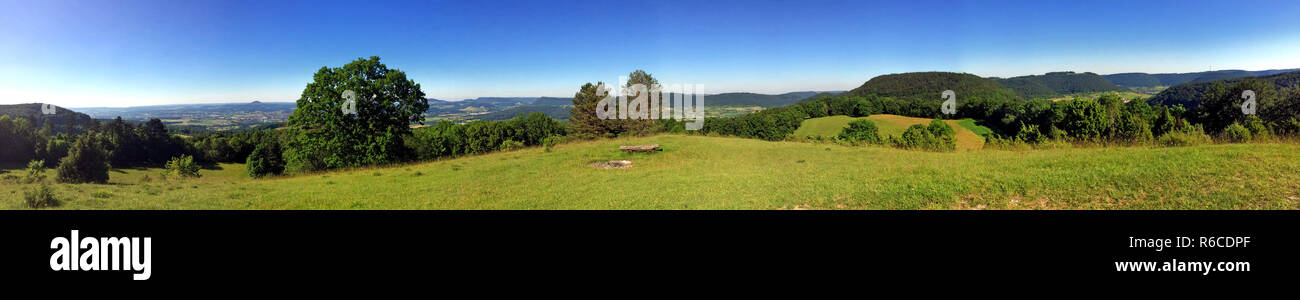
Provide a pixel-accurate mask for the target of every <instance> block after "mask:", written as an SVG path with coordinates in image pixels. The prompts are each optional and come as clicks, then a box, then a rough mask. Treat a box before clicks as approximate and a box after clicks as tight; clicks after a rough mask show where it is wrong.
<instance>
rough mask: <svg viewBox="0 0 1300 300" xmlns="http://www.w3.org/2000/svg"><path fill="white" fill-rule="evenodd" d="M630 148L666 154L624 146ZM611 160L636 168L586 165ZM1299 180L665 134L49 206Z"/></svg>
mask: <svg viewBox="0 0 1300 300" xmlns="http://www.w3.org/2000/svg"><path fill="white" fill-rule="evenodd" d="M968 132H969V131H968ZM633 144H660V145H662V146H663V147H664V151H662V152H659V153H655V154H635V155H629V154H627V153H625V152H621V151H618V150H617V147H618V146H619V145H633ZM614 159H627V160H631V161H633V162H634V165H633V166H632V167H630V168H624V169H597V168H593V167H591V166H589V164H590V163H592V162H595V161H606V160H614ZM1296 170H1300V145H1296V144H1229V145H1206V146H1195V147H1180V148H1147V147H1130V148H1076V149H1057V150H1038V151H1025V152H1009V151H995V150H981V151H958V152H954V153H934V152H923V151H907V150H898V149H892V148H886V147H848V146H839V145H834V144H820V143H804V142H766V141H760V140H753V139H742V138H728V137H706V136H694V135H658V136H653V137H643V138H625V139H614V140H595V141H585V142H576V143H570V144H563V145H559V146H557V147H555V149H553V151H551V152H546V151H544V150H543V149H541V148H528V149H523V150H517V151H511V152H499V153H492V154H486V155H479V156H472V157H463V158H457V159H448V160H441V161H434V162H426V163H417V164H409V165H399V166H390V167H383V168H366V169H356V170H347V171H336V172H328V173H318V174H308V175H300V176H293V177H279V178H270V179H250V178H248V177H247V176H246V175H244V169H243V166H242V165H239V164H225V165H221V166H220V169H205V170H203V171H202V172H201V173H202V175H203V177H202V178H198V179H189V180H180V181H164V180H161V179H160V178H159V176H158V173H159V172H160V170H158V169H127V170H114V171H112V172H111V173H110V176H111V180H110V181H111V182H110V184H106V185H97V184H55V185H54V192H55V194H56V195H57V197H58V199H59V200H60V201H61V202H62V205H61V206H59V207H57V208H55V209H1297V208H1300V172H1296ZM8 172H10V173H11V174H19V173H21V172H22V171H21V170H9V171H8ZM50 173H53V172H52V171H51V172H50ZM146 175H147V176H149V177H150V178H151V180H149V181H145V180H144V178H145V176H146ZM50 177H51V178H52V177H53V175H52V174H51V175H50ZM47 180H48V179H47ZM33 186H34V185H31V184H19V183H14V182H4V183H0V199H2V200H0V208H4V209H28V208H27V207H26V205H24V203H23V200H22V193H23V191H24V190H26V189H30V188H32V187H33Z"/></svg>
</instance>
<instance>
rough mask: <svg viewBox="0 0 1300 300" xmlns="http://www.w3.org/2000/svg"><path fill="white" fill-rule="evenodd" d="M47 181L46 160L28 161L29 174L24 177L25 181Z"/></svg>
mask: <svg viewBox="0 0 1300 300" xmlns="http://www.w3.org/2000/svg"><path fill="white" fill-rule="evenodd" d="M41 181H45V161H44V160H33V161H31V162H28V163H27V176H26V177H24V178H23V182H25V183H36V182H41Z"/></svg>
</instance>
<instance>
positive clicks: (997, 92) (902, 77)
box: [845, 72, 1020, 103]
mask: <svg viewBox="0 0 1300 300" xmlns="http://www.w3.org/2000/svg"><path fill="white" fill-rule="evenodd" d="M944 90H953V91H954V92H957V99H972V98H983V99H989V98H1001V99H1016V98H1020V97H1018V96H1016V93H1015V92H1013V91H1012V90H1011V89H1008V88H1005V87H1003V86H1002V85H1000V84H998V83H997V81H994V80H992V79H988V78H984V77H979V76H976V75H972V74H967V73H952V72H915V73H900V74H889V75H881V76H876V77H875V78H871V80H868V81H867V82H866V83H863V84H862V86H860V87H858V88H855V89H853V90H851V91H848V92H846V93H845V94H846V95H849V96H867V95H872V94H874V95H877V96H881V97H890V98H894V99H899V100H905V101H934V103H939V102H940V98H939V94H940V93H942V92H943V91H944ZM958 101H962V100H958Z"/></svg>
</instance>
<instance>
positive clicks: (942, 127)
mask: <svg viewBox="0 0 1300 300" xmlns="http://www.w3.org/2000/svg"><path fill="white" fill-rule="evenodd" d="M894 143H895V146H897V147H899V148H904V149H920V150H927V151H941V152H952V151H954V150H956V149H957V137H956V131H954V130H953V129H952V126H948V124H947V123H944V122H943V121H942V120H937V119H936V120H933V121H931V122H930V126H925V125H921V124H916V125H912V126H911V127H908V128H907V131H904V132H903V137H902V138H901V139H900V140H898V141H895V142H894Z"/></svg>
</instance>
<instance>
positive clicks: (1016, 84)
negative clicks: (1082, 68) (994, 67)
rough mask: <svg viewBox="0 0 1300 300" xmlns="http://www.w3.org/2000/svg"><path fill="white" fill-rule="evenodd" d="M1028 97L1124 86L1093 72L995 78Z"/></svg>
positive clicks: (1097, 90)
mask: <svg viewBox="0 0 1300 300" xmlns="http://www.w3.org/2000/svg"><path fill="white" fill-rule="evenodd" d="M993 80H995V81H997V82H998V83H999V84H1002V86H1005V87H1007V88H1010V89H1011V90H1013V91H1015V92H1016V94H1019V95H1020V96H1021V97H1024V98H1026V99H1029V98H1036V97H1052V96H1059V95H1066V94H1076V93H1094V92H1107V91H1122V90H1124V88H1122V87H1120V86H1118V85H1115V84H1114V83H1111V82H1110V81H1108V80H1106V78H1104V77H1102V76H1101V75H1097V74H1096V73H1092V72H1084V73H1075V72H1051V73H1047V74H1043V75H1028V76H1018V77H1011V78H1006V79H1003V78H993Z"/></svg>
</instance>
